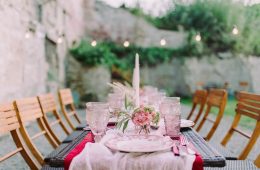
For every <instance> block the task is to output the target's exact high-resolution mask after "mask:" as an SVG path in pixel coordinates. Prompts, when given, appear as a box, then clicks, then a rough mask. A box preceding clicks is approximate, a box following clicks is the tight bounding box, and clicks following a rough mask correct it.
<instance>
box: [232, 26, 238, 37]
mask: <svg viewBox="0 0 260 170" xmlns="http://www.w3.org/2000/svg"><path fill="white" fill-rule="evenodd" d="M238 32H239V31H238V28H237V26H236V25H234V27H233V29H232V34H234V35H237V34H238Z"/></svg>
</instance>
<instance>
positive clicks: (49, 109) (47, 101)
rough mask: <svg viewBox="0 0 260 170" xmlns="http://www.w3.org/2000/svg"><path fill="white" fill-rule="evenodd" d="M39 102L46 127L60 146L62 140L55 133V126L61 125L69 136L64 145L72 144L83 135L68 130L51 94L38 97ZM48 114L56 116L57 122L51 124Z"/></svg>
mask: <svg viewBox="0 0 260 170" xmlns="http://www.w3.org/2000/svg"><path fill="white" fill-rule="evenodd" d="M38 100H39V103H40V105H41V109H42V112H43V120H44V123H45V124H46V127H47V128H48V130H49V131H50V133H51V135H52V136H53V137H54V139H55V140H56V142H57V143H59V144H60V143H61V140H60V139H59V138H58V136H57V135H56V134H55V133H54V130H53V126H56V125H57V126H58V125H59V126H60V127H61V128H62V129H63V131H64V132H65V134H66V135H68V136H67V137H66V138H65V140H63V142H62V143H68V142H71V141H72V140H73V139H74V138H76V137H77V136H78V135H80V134H81V133H82V132H80V131H74V132H72V133H71V134H70V132H69V130H68V129H67V128H66V126H65V125H64V123H63V121H62V119H61V116H60V114H59V111H58V109H57V107H56V102H55V99H54V96H53V95H52V94H51V93H49V94H44V95H40V96H38ZM48 114H52V115H54V117H55V118H56V120H54V121H52V122H51V121H50V120H49V118H48V116H47V115H48Z"/></svg>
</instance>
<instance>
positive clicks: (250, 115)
mask: <svg viewBox="0 0 260 170" xmlns="http://www.w3.org/2000/svg"><path fill="white" fill-rule="evenodd" d="M236 112H237V113H239V114H242V115H245V116H248V117H251V118H253V119H256V120H258V118H259V116H258V115H255V114H253V113H251V112H248V111H245V110H240V109H236Z"/></svg>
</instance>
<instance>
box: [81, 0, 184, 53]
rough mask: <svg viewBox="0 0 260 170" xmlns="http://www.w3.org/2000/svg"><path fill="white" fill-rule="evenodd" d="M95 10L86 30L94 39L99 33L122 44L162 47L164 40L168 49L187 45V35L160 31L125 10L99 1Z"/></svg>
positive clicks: (102, 36)
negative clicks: (127, 42)
mask: <svg viewBox="0 0 260 170" xmlns="http://www.w3.org/2000/svg"><path fill="white" fill-rule="evenodd" d="M95 9H96V11H95V13H92V17H91V18H89V20H88V22H90V25H89V26H87V30H86V31H87V33H88V34H89V35H90V36H92V37H93V38H95V34H93V33H95V32H97V33H99V36H100V38H101V39H102V38H111V39H112V40H114V41H122V42H124V41H125V40H129V41H130V42H131V43H135V44H137V45H139V46H144V47H147V46H160V40H161V39H162V38H164V39H165V40H166V41H167V45H166V47H172V48H177V47H180V46H182V45H183V44H184V43H185V40H186V38H185V37H186V34H185V33H182V32H174V31H165V30H159V29H157V28H155V27H154V26H152V25H151V24H149V23H148V22H146V21H145V20H144V19H143V18H140V17H136V16H134V15H132V14H131V13H130V12H128V11H126V10H124V9H120V8H119V9H118V8H112V7H109V6H107V5H105V4H103V3H102V2H98V1H97V2H96V4H95ZM100 34H102V35H100ZM97 37H98V36H97Z"/></svg>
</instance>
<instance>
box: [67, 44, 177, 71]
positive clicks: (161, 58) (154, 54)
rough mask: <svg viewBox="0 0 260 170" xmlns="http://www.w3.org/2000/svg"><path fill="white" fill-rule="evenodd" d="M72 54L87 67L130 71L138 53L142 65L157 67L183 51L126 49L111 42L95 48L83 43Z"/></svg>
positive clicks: (74, 48) (152, 48)
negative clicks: (101, 66)
mask: <svg viewBox="0 0 260 170" xmlns="http://www.w3.org/2000/svg"><path fill="white" fill-rule="evenodd" d="M70 53H71V54H72V56H73V57H74V58H75V59H76V60H78V61H79V62H81V63H82V64H84V65H87V66H97V65H107V66H109V67H111V66H115V67H117V68H120V69H122V70H128V69H131V68H133V65H134V59H135V54H136V53H138V54H139V55H140V64H141V65H148V66H155V65H156V64H159V63H163V62H168V61H170V60H171V59H172V58H173V57H174V56H178V55H180V54H181V53H182V51H181V50H174V49H168V48H159V47H149V48H143V47H138V46H135V45H131V46H129V47H128V48H125V47H123V46H122V45H119V44H116V43H114V42H111V41H106V42H98V44H97V45H96V46H95V47H92V46H91V45H90V43H89V42H86V41H82V42H81V43H80V44H79V45H78V46H75V47H73V48H72V49H70Z"/></svg>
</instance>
